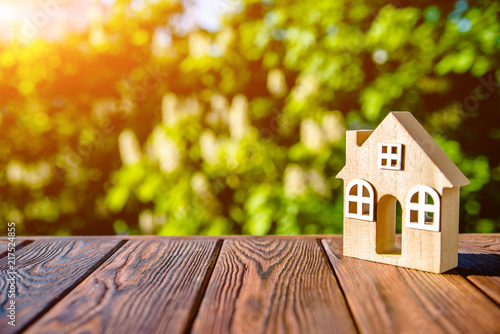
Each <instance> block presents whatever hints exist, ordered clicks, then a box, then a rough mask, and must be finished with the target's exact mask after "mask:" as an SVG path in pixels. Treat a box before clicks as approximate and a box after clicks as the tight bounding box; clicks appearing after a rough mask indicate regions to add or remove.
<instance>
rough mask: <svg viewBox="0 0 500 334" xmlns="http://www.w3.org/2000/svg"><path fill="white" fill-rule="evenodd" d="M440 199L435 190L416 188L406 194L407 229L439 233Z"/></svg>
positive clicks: (426, 187) (424, 187)
mask: <svg viewBox="0 0 500 334" xmlns="http://www.w3.org/2000/svg"><path fill="white" fill-rule="evenodd" d="M440 213H441V199H440V197H439V194H438V193H437V191H436V190H434V189H432V188H431V187H428V186H416V187H415V188H413V189H412V190H411V191H410V192H409V193H408V201H407V206H406V223H407V225H408V227H411V228H417V229H421V230H427V231H436V232H437V231H439V228H440V226H439V223H440V219H439V218H440Z"/></svg>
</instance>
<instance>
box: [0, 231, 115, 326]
mask: <svg viewBox="0 0 500 334" xmlns="http://www.w3.org/2000/svg"><path fill="white" fill-rule="evenodd" d="M118 243H119V242H118V241H106V240H100V241H98V240H94V241H89V240H84V239H80V240H73V241H58V240H52V241H36V242H33V243H31V244H29V245H27V246H26V247H24V248H22V249H21V250H19V251H16V264H15V267H16V271H17V274H18V275H17V282H16V289H17V296H16V298H15V302H16V326H15V327H12V326H10V325H8V324H7V322H8V321H9V319H8V318H7V316H6V305H7V303H8V302H9V300H8V299H7V290H8V287H9V286H8V284H7V281H6V280H5V279H2V280H0V306H1V309H0V332H1V333H3V334H7V333H15V332H17V331H19V330H21V329H22V328H23V327H24V326H25V325H27V324H28V323H29V322H30V321H31V320H32V319H34V318H36V317H37V316H38V315H39V314H40V313H41V312H43V311H44V309H46V308H47V307H50V306H51V305H53V304H54V303H55V302H57V301H58V300H59V299H60V298H61V296H63V295H64V294H65V292H66V291H67V290H69V289H71V288H72V287H73V286H74V285H76V284H78V283H79V282H80V280H81V279H82V278H84V277H85V276H86V275H87V274H88V273H89V272H90V271H92V270H94V269H95V266H96V265H98V264H99V261H100V260H101V259H102V258H103V257H105V256H106V255H107V254H108V253H109V252H110V251H112V250H113V249H114V247H116V246H117V244H118ZM8 269H9V267H8V258H7V257H4V258H2V259H1V260H0V273H1V276H2V277H7V270H8Z"/></svg>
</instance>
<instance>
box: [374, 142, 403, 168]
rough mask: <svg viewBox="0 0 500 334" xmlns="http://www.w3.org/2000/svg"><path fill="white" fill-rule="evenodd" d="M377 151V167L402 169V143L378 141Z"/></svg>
mask: <svg viewBox="0 0 500 334" xmlns="http://www.w3.org/2000/svg"><path fill="white" fill-rule="evenodd" d="M378 152H379V153H378V167H379V168H380V169H392V170H401V169H402V167H401V166H402V164H403V144H385V143H379V151H378Z"/></svg>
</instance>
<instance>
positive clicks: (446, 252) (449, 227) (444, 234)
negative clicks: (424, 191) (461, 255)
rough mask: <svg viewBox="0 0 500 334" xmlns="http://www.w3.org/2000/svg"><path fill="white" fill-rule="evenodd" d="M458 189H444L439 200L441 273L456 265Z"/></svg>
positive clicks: (458, 209)
mask: <svg viewBox="0 0 500 334" xmlns="http://www.w3.org/2000/svg"><path fill="white" fill-rule="evenodd" d="M459 212H460V190H459V188H453V189H444V191H443V196H442V198H441V272H445V271H447V270H450V269H452V268H455V267H456V266H457V265H458V228H459V226H458V225H459Z"/></svg>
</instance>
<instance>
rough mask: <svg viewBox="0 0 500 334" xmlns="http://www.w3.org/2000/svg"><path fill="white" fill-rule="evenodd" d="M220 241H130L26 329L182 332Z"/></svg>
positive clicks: (65, 331) (191, 314)
mask: <svg viewBox="0 0 500 334" xmlns="http://www.w3.org/2000/svg"><path fill="white" fill-rule="evenodd" d="M218 245H219V243H218V242H217V241H216V240H183V241H180V240H148V241H140V240H134V241H129V242H128V243H127V244H126V245H125V246H123V247H122V248H121V249H120V250H119V251H118V252H116V253H115V254H114V255H113V256H112V257H111V258H110V259H109V260H108V261H106V262H105V263H104V264H103V265H102V266H101V267H100V268H99V270H98V271H96V272H94V273H93V274H92V275H91V276H89V277H88V278H87V279H86V280H85V281H83V282H82V283H81V284H80V285H79V286H78V287H77V288H76V289H74V290H73V291H72V292H71V293H70V294H68V296H67V297H66V298H65V299H64V300H63V301H61V302H60V303H58V304H57V305H56V306H55V307H54V308H52V309H51V310H50V311H49V312H48V313H47V314H45V316H43V317H42V318H41V319H40V320H39V321H38V322H37V323H35V324H34V325H33V326H32V327H30V328H29V329H28V331H27V333H37V334H40V333H68V332H71V333H148V334H149V333H166V332H168V333H183V332H184V331H185V330H186V328H187V327H189V325H190V321H192V318H193V316H194V314H193V312H195V311H196V307H197V303H198V302H199V301H198V298H199V297H201V292H202V289H203V284H204V281H205V280H206V282H208V277H207V273H208V272H209V269H210V266H211V265H212V262H213V261H215V257H216V254H217V252H216V251H217V247H219V246H218Z"/></svg>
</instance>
